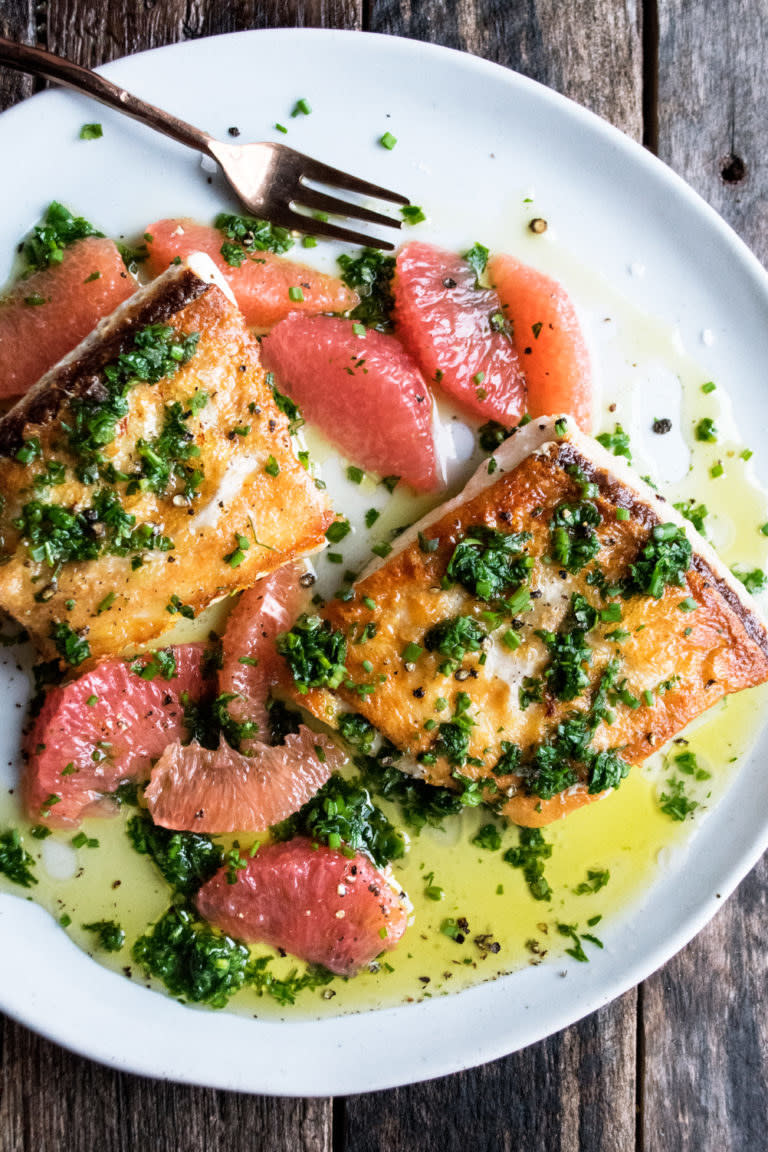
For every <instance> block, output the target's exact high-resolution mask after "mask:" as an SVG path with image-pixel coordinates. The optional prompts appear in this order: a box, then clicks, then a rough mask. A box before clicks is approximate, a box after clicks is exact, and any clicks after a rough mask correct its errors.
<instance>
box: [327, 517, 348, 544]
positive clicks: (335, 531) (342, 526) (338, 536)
mask: <svg viewBox="0 0 768 1152" xmlns="http://www.w3.org/2000/svg"><path fill="white" fill-rule="evenodd" d="M351 531H352V525H351V524H350V523H349V520H345V519H344V517H343V516H341V517H339V519H338V520H334V522H333V524H331V525H330V526H329V527H328V528H327V529H326V531H325V538H326V540H327V541H328V543H329V544H340V543H341V541H342V540H343V539H344V537H345V536H348V535H349V533H350V532H351Z"/></svg>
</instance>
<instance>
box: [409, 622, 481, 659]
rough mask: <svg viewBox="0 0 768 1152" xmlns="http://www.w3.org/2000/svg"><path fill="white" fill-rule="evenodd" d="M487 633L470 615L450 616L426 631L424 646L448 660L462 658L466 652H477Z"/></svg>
mask: <svg viewBox="0 0 768 1152" xmlns="http://www.w3.org/2000/svg"><path fill="white" fill-rule="evenodd" d="M486 637H487V633H486V631H485V629H484V628H483V626H482V625H481V624H479V623H478V622H477V620H475V619H474V617H472V616H452V617H450V618H449V619H446V620H441V621H440V622H439V623H437V624H433V626H432V627H431V628H430V629H429V631H428V632H426V634H425V636H424V647H425V648H426V649H427V650H428V651H429V652H439V653H440V655H441V656H447V657H448V658H449V659H450V660H463V659H464V657H465V656H466V655H467V653H468V652H479V651H480V649H481V648H482V646H483V642H484V641H485V639H486Z"/></svg>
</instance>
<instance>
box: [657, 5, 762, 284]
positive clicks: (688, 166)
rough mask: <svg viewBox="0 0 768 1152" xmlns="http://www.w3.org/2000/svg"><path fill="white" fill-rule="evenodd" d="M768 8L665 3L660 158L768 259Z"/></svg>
mask: <svg viewBox="0 0 768 1152" xmlns="http://www.w3.org/2000/svg"><path fill="white" fill-rule="evenodd" d="M767 71H768V7H766V5H765V4H754V3H744V2H743V0H719V2H718V3H717V4H711V3H709V2H708V0H660V3H659V90H658V134H659V155H660V156H661V158H662V160H665V161H666V162H667V164H670V165H671V167H672V168H674V169H675V171H676V172H679V173H680V174H681V175H682V176H684V177H685V179H686V180H688V181H689V183H690V184H692V185H693V187H694V188H695V189H696V190H697V191H698V192H700V193H701V195H702V196H703V197H704V199H705V200H707V201H709V203H710V204H711V205H712V206H713V208H715V209H716V210H717V211H718V212H720V213H721V214H722V215H723V216H724V217H725V218H726V220H728V222H729V223H730V224H731V225H732V226H733V227H734V228H735V229H736V231H737V232H738V233H739V234H740V235H741V236H742V237H743V238H744V239H745V240H746V242H747V244H749V246H750V247H751V248H752V249H753V251H755V252H756V253H757V255H758V256H759V257H760V259H762V261H763V263H766V262H768V207H766V204H767V201H766V191H767V190H768V149H766V122H767V119H768V88H766V83H765V76H766V72H767Z"/></svg>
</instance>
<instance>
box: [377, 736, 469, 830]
mask: <svg viewBox="0 0 768 1152" xmlns="http://www.w3.org/2000/svg"><path fill="white" fill-rule="evenodd" d="M395 754H396V753H395V749H394V748H393V747H392V746H391V745H390V746H386V745H385V747H384V748H383V749H382V750H381V751H380V752H379V753H378V754H377V756H376V757H372V756H366V757H360V758H358V759H357V760H356V763H357V765H358V767H359V768H360V769H361V772H362V779H363V781H364V782H365V783H366V784H367V785H368V786H369V787H370V789H371V791H372V792H375V793H376V795H378V796H381V797H382V798H383V799H385V800H390V801H392V802H393V803H395V804H397V805H398V807H399V809H400V814H401V816H402V819H403V820H404V822H405V823H406V824H407V825H408V826H409V827H410V828H412V829H413V830H414V831H415V832H420V831H421V829H422V828H424V827H425V826H426V825H427V824H429V825H431V826H432V827H435V828H439V827H441V826H442V824H443V822H444V820H445V819H446V817H448V816H455V815H456V814H457V813H458V812H460V811H461V810H462V807H463V805H462V803H461V799H460V798H459V796H458V795H457V794H456V792H455V791H453V789H450V788H441V787H436V786H434V785H432V784H427V783H426V781H424V780H419V779H417V778H416V777H414V776H409V775H407V774H406V773H405V772H401V771H400V769H399V768H396V767H394V765H393V764H391V763H390V762H389V761H390V760H391V759H392V758H393V757H394V755H395ZM385 761H386V762H385Z"/></svg>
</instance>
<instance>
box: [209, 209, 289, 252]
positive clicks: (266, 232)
mask: <svg viewBox="0 0 768 1152" xmlns="http://www.w3.org/2000/svg"><path fill="white" fill-rule="evenodd" d="M213 223H214V227H215V228H218V230H219V232H221V233H222V234H223V235H224V236H225V237H226V239H227V240H234V241H235V242H236V243H237V244H240V245H241V246H242V248H244V249H245V251H246V252H276V253H278V254H280V253H282V252H288V251H289V249H291V248H292V247H293V244H294V240H293V235H292V233H291V231H290V230H289V229H288V228H279V227H278V226H277V225H276V224H270V223H269V221H267V220H260V219H259V218H258V217H256V216H237V215H233V214H232V213H229V212H220V213H219V214H218V216H217V217H216V219H215V220H214V222H213Z"/></svg>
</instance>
